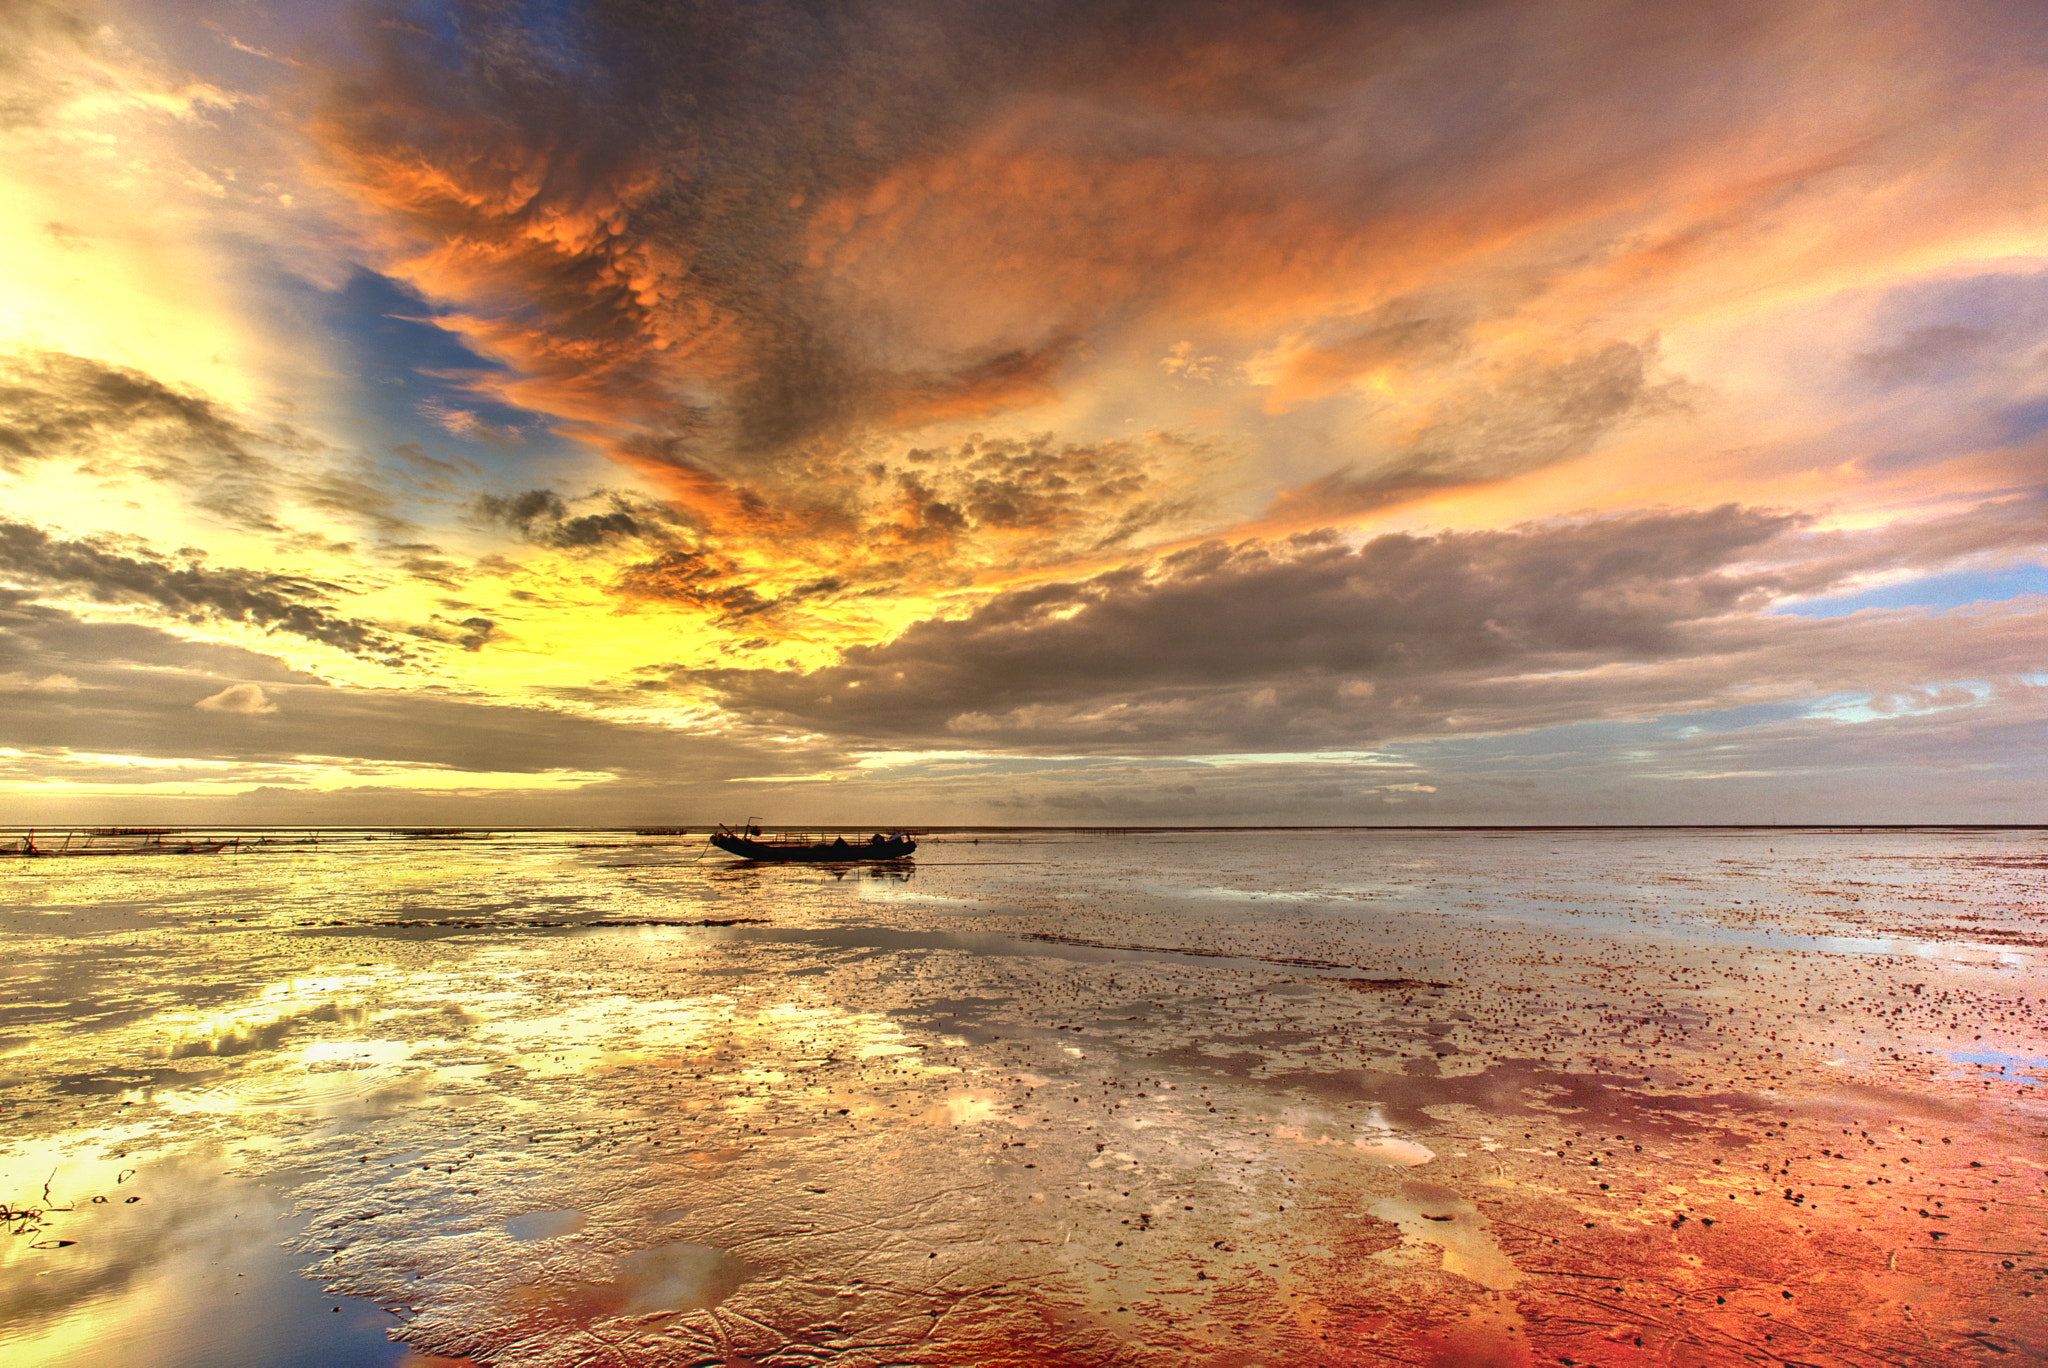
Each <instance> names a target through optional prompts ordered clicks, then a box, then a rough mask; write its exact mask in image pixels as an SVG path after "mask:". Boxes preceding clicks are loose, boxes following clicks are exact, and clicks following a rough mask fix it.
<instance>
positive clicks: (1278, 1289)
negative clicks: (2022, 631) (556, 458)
mask: <svg viewBox="0 0 2048 1368" xmlns="http://www.w3.org/2000/svg"><path fill="white" fill-rule="evenodd" d="M0 908H4V909H5V910H4V913H0V935H4V937H5V950H6V953H5V956H4V957H0V982H4V984H5V991H4V994H0V1047H4V1049H5V1052H6V1053H5V1055H4V1057H0V1200H4V1201H5V1203H6V1212H5V1215H6V1217H7V1222H8V1224H7V1230H8V1233H7V1235H6V1236H5V1237H4V1240H0V1354H4V1356H5V1359H6V1361H7V1362H9V1363H10V1364H22V1365H26V1364H40V1363H51V1364H56V1363H77V1362H91V1361H104V1362H120V1363H123V1364H128V1365H164V1366H165V1368H172V1366H175V1365H196V1364H200V1363H206V1364H248V1365H275V1364H286V1363H307V1364H316V1363H318V1364H362V1365H396V1364H408V1365H412V1366H413V1368H429V1366H430V1365H435V1364H442V1365H445V1364H448V1363H459V1362H462V1361H465V1360H466V1361H467V1362H468V1363H470V1364H474V1365H500V1364H503V1365H514V1364H518V1365H529V1364H530V1365H552V1364H582V1363H591V1362H611V1361H618V1362H633V1363H648V1364H660V1363H670V1362H673V1363H705V1362H713V1363H715V1362H721V1361H729V1362H734V1363H739V1362H746V1363H751V1364H761V1365H781V1364H792V1365H794V1364H816V1363H822V1362H832V1363H839V1364H851V1365H859V1364H869V1363H873V1364H885V1363H887V1364H902V1363H929V1364H961V1363H981V1364H1011V1363H1014V1364H1097V1363H1100V1364H1109V1363H1116V1364H1154V1363H1156V1364H1175V1365H1182V1364H1204V1365H1206V1364H1216V1365H1225V1364H1253V1363H1259V1364H1266V1363H1270V1364H1305V1363H1319V1364H1383V1363H1388V1362H1408V1363H1425V1364H1427V1363H1436V1364H1468V1363H1469V1364H1524V1363H1526V1364H1539V1363H1540V1364H1553V1363H1573V1364H1622V1363H1631V1364H1634V1363H1671V1364H1716V1363H1752V1362H1756V1363H1774V1362H1790V1363H1805V1364H1844V1365H1847V1364H1856V1365H1864V1364H1877V1363H1891V1364H1918V1363H1937V1362H1939V1363H1955V1362H1975V1361H1979V1360H1981V1361H1984V1362H1999V1363H2013V1362H2022V1361H2030V1360H2031V1361H2038V1360H2042V1359H2048V1313H2044V1307H2043V1294H2044V1291H2048V1289H2044V1280H2048V1108H2044V1105H2043V1099H2042V1089H2043V1085H2044V1082H2048V1016H2044V1014H2043V1007H2044V1004H2043V1002H2042V997H2043V995H2044V994H2048V977H2044V975H2043V973H2042V968H2043V945H2044V938H2048V919H2044V913H2048V837H2044V833H2042V832H2039V831H2028V830H2003V831H1979V830H1954V831H1934V830H1914V831H1895V830H1894V831H1883V830H1866V831H1852V830H1801V831H1790V830H1717V831H1708V830H1700V831H1684V832H1674V831H1648V830H1646V831H1611V830H1610V831H1514V832H1477V831H1468V832H1453V831H1363V830H1314V831H1238V832H1154V833H1125V834H1089V833H1074V832H1047V831H1018V832H994V831H982V832H933V833H929V834H926V835H923V836H921V837H920V845H919V849H918V853H917V858H916V860H915V862H914V864H910V865H905V866H903V867H900V868H896V867H884V866H875V867H872V868H855V869H842V868H817V867H761V866H753V865H747V864H742V863H738V862H735V861H732V860H731V859H729V858H727V857H725V856H724V855H722V854H719V853H717V852H711V853H710V854H708V855H707V854H706V851H705V847H704V845H703V843H702V842H701V840H697V839H692V838H687V837H678V836H672V835H647V836H639V835H634V834H630V833H621V834H593V833H588V832H582V833H514V834H506V835H493V836H490V837H489V838H487V839H475V840H464V841H451V840H447V839H435V840H429V839H425V838H424V837H422V838H419V839H406V838H403V837H393V836H392V835H390V834H389V833H386V834H384V837H383V839H378V840H364V839H361V833H356V834H353V835H348V836H339V835H337V836H334V837H333V838H331V839H324V840H321V841H320V842H318V843H314V844H284V843H277V844H273V845H271V846H267V847H266V846H258V845H256V844H254V841H253V839H252V840H249V841H245V842H244V844H243V845H242V846H241V847H239V848H234V847H230V848H228V849H226V850H223V851H220V852H217V853H211V854H195V855H191V856H176V857H174V856H153V857H147V858H143V857H138V858H134V859H125V858H104V859H77V860H74V859H50V860H34V861H29V860H19V861H13V862H9V863H8V864H6V865H5V866H4V867H0Z"/></svg>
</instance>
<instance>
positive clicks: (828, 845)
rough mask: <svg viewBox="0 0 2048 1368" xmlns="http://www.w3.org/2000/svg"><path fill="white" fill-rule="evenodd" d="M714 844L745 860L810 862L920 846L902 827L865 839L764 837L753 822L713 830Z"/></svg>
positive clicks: (901, 853) (885, 855) (896, 854)
mask: <svg viewBox="0 0 2048 1368" xmlns="http://www.w3.org/2000/svg"><path fill="white" fill-rule="evenodd" d="M711 844H713V845H715V846H717V847H718V848H719V849H720V850H723V851H724V852H726V854H728V855H737V856H739V857H740V858H741V859H743V860H766V861H775V862H788V861H802V862H805V863H808V864H842V863H851V862H853V861H869V860H902V859H907V858H908V857H909V855H910V853H911V852H912V851H914V850H916V849H917V842H916V841H914V840H912V839H911V837H910V834H909V833H908V832H903V831H896V832H891V833H890V834H889V835H887V836H884V835H882V833H880V832H879V831H878V832H876V833H875V834H874V835H872V836H870V837H868V838H867V839H866V840H864V841H862V840H852V841H849V840H847V839H846V838H845V837H844V836H837V837H834V838H833V839H831V840H829V841H828V840H824V839H821V838H815V837H812V836H807V835H806V836H792V835H789V834H786V833H784V834H778V835H775V836H770V837H766V838H763V837H762V835H761V828H760V827H759V826H758V825H757V824H755V823H753V822H748V823H747V824H746V825H745V826H742V827H737V828H735V827H729V826H720V827H719V828H718V830H716V831H714V832H712V833H711Z"/></svg>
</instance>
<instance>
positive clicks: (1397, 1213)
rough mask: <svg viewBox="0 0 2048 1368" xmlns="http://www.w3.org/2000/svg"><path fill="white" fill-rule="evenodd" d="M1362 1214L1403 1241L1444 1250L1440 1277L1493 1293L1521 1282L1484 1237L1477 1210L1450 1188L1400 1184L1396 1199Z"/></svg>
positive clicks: (1495, 1245)
mask: <svg viewBox="0 0 2048 1368" xmlns="http://www.w3.org/2000/svg"><path fill="white" fill-rule="evenodd" d="M1366 1210H1367V1211H1369V1212H1371V1213H1372V1214H1373V1215H1375V1216H1377V1217H1379V1218H1380V1219H1381V1220H1382V1221H1391V1222H1392V1223H1393V1224H1394V1225H1396V1226H1398V1227H1400V1230H1401V1238H1402V1239H1403V1240H1404V1241H1406V1242H1408V1243H1410V1244H1431V1245H1435V1246H1437V1247H1438V1248H1440V1249H1442V1250H1443V1268H1444V1272H1446V1273H1449V1274H1451V1275H1452V1276H1454V1277H1459V1278H1467V1279H1469V1280H1471V1281H1472V1282H1476V1283H1478V1284H1479V1285H1480V1286H1481V1287H1484V1288H1486V1289H1487V1290H1488V1291H1492V1292H1505V1291H1507V1290H1508V1289H1510V1288H1512V1287H1514V1286H1516V1285H1517V1284H1518V1283H1519V1282H1520V1281H1521V1276H1522V1275H1521V1273H1520V1272H1519V1271H1518V1270H1517V1269H1516V1268H1515V1265H1514V1261H1513V1260H1511V1259H1509V1258H1508V1256H1507V1253H1506V1251H1504V1250H1502V1249H1501V1247H1500V1245H1499V1244H1498V1243H1497V1242H1495V1240H1494V1238H1493V1236H1492V1235H1491V1234H1490V1233H1489V1232H1488V1230H1487V1228H1486V1218H1485V1217H1484V1216H1482V1215H1480V1214H1479V1208H1478V1207H1477V1206H1476V1205H1474V1204H1473V1203H1472V1202H1470V1201H1467V1200H1466V1199H1465V1198H1463V1197H1461V1196H1459V1195H1458V1194H1457V1193H1456V1192H1454V1191H1452V1190H1451V1189H1449V1188H1443V1187H1436V1186H1433V1185H1431V1184H1429V1183H1412V1182H1411V1183H1404V1184H1403V1185H1402V1187H1401V1193H1400V1195H1399V1196H1396V1197H1384V1198H1381V1199H1380V1200H1379V1201H1377V1202H1374V1203H1372V1204H1371V1205H1370V1206H1368V1207H1367V1208H1366Z"/></svg>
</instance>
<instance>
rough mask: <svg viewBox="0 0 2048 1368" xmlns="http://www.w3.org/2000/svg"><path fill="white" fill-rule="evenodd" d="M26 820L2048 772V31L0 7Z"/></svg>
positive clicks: (2010, 790)
mask: <svg viewBox="0 0 2048 1368" xmlns="http://www.w3.org/2000/svg"><path fill="white" fill-rule="evenodd" d="M0 130H4V134H5V137H6V145H7V147H8V154H7V156H6V157H5V158H0V263H4V270H0V822H6V823H11V824H15V825H30V824H35V825H64V824H83V823H114V822H119V823H136V822H174V823H180V824H198V823H204V822H214V823H267V824H281V825H297V824H308V825H311V824H352V823H372V824H400V825H403V824H425V823H443V824H461V825H515V824H517V825H605V824H629V825H630V824H654V823H677V824H691V823H696V824H701V823H706V822H710V821H715V820H716V821H738V820H740V819H742V818H744V817H760V818H762V819H763V820H765V821H768V822H770V823H773V824H781V823H802V822H844V823H849V824H859V825H885V826H895V825H921V826H932V825H941V824H948V823H962V824H969V823H971V824H1054V825H1081V826H1098V825H1150V824H1196V825H1199V824H1238V823H1326V822H1328V823H1392V824H1406V823H1425V824H1427V823H1453V824H1458V823H1496V822H1498V823H1513V824H1525V823H1537V824H1541V823H1605V822H1788V823H1791V822H1844V823H1879V822H2006V821H2018V822H2027V821H2041V820H2048V806H2044V803H2043V799H2044V797H2048V727H2044V720H2048V568H2044V557H2048V366H2044V362H2048V10H2044V9H2042V8H2040V7H2037V6H2031V5H2013V4H2010V3H2002V2H1999V3H1981V4H1980V3H1972V0H1941V3H1892V2H1890V0H1860V2H1859V3H1855V4H1847V3H1843V4H1821V3H1805V2H1804V0H1768V2H1767V3H1754V4H1752V3H1732V2H1731V3H1721V2H1710V3H1699V4H1689V5H1652V6H1644V5H1640V4H1633V3H1624V2H1622V0H1615V2H1614V3H1599V2H1595V0H1515V2H1514V3H1500V4H1491V3H1481V2H1477V0H1475V2H1473V3H1452V2H1446V0H1431V2H1430V3H1363V2H1357V3H1346V4H1334V3H1283V2H1282V0H1231V2H1230V3H1224V2H1223V0H1159V2H1157V3H1152V2H1149V0H1121V2H1116V0H1087V2H1086V3H1080V2H1078V0H1009V2H1008V3H1005V4H1002V5H990V4H984V3H971V2H970V0H904V2H903V3H863V2H861V0H838V2H837V3H827V2H826V0H814V2H813V3H795V2H794V0H755V2H753V3H746V4H740V3H736V2H735V0H726V3H692V2H691V0H668V2H665V3H656V2H655V0H547V2H546V3H541V2H538V0H536V2H534V3H521V2H520V0H489V2H486V0H477V2H475V3H469V2H466V0H420V2H419V3H403V2H401V0H372V2H371V3H363V4H352V5H334V4H328V3H315V2H314V0H290V2H286V0H148V3H137V2H134V0H130V2H129V3H122V2H121V0H108V2H107V3H101V2H100V0H75V2H73V0H10V2H9V3H7V4H6V5H4V6H0Z"/></svg>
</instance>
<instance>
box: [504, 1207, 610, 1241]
mask: <svg viewBox="0 0 2048 1368" xmlns="http://www.w3.org/2000/svg"><path fill="white" fill-rule="evenodd" d="M588 1224H589V1218H587V1217H586V1216H584V1214H583V1213H582V1212H580V1211H566V1210H565V1211H530V1212H528V1213H527V1214H526V1215H524V1216H507V1217H506V1218H505V1233H506V1234H507V1235H510V1236H511V1237H512V1238H513V1239H515V1240H554V1239H559V1238H561V1237H562V1236H564V1235H574V1234H575V1233H576V1232H577V1231H579V1230H581V1229H583V1227H584V1226H586V1225H588Z"/></svg>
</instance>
